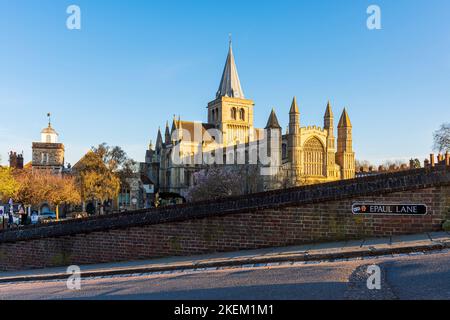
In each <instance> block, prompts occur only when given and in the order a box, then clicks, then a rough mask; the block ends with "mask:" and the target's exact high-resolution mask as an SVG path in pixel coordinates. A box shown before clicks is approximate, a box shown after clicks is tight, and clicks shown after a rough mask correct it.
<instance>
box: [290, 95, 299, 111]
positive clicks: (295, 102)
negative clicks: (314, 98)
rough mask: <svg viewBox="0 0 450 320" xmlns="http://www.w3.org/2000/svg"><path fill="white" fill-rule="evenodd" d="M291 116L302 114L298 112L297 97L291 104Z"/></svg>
mask: <svg viewBox="0 0 450 320" xmlns="http://www.w3.org/2000/svg"><path fill="white" fill-rule="evenodd" d="M289 113H290V114H292V113H300V112H299V111H298V105H297V97H294V99H293V100H292V104H291V110H290V111H289Z"/></svg>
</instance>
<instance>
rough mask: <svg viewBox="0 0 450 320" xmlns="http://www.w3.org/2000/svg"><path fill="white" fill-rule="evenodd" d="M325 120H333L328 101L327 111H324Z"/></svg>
mask: <svg viewBox="0 0 450 320" xmlns="http://www.w3.org/2000/svg"><path fill="white" fill-rule="evenodd" d="M325 118H333V110H331V103H330V100H328V103H327V110H326V111H325Z"/></svg>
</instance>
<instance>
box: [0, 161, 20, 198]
mask: <svg viewBox="0 0 450 320" xmlns="http://www.w3.org/2000/svg"><path fill="white" fill-rule="evenodd" d="M18 188H19V184H18V183H17V181H16V179H15V178H14V176H13V170H12V169H11V168H6V167H1V166H0V200H2V199H3V200H5V199H7V198H10V197H13V196H14V194H15V193H16V192H17V189H18Z"/></svg>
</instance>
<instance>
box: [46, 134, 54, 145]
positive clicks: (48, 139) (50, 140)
mask: <svg viewBox="0 0 450 320" xmlns="http://www.w3.org/2000/svg"><path fill="white" fill-rule="evenodd" d="M45 140H46V141H47V143H51V142H52V136H51V135H49V134H48V135H47V137H46V138H45Z"/></svg>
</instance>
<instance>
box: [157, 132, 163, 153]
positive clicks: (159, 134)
mask: <svg viewBox="0 0 450 320" xmlns="http://www.w3.org/2000/svg"><path fill="white" fill-rule="evenodd" d="M162 143H163V141H162V134H161V128H158V137H157V138H156V149H157V150H161V148H162Z"/></svg>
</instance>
